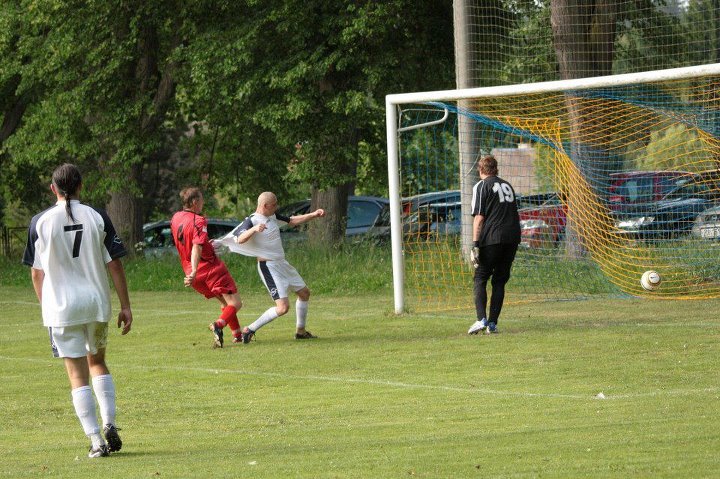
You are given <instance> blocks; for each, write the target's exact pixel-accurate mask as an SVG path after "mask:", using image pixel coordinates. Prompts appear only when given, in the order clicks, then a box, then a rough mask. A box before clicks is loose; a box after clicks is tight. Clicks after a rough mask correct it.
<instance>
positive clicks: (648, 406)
mask: <svg viewBox="0 0 720 479" xmlns="http://www.w3.org/2000/svg"><path fill="white" fill-rule="evenodd" d="M2 293H3V294H2V299H0V308H2V311H3V312H2V321H0V342H1V343H2V352H1V353H0V369H1V371H2V392H0V418H1V419H0V463H2V465H3V466H2V468H0V469H1V470H0V477H7V478H25V477H27V478H31V477H32V478H38V477H62V478H83V477H99V478H124V479H127V478H155V477H159V478H195V477H197V478H224V477H227V478H237V477H254V478H274V477H309V478H310V477H312V478H379V477H393V478H396V477H425V478H441V477H458V478H465V477H594V478H596V477H693V478H696V477H717V474H718V471H720V453H719V452H718V451H720V385H719V382H720V381H719V378H720V375H719V373H718V370H720V318H718V313H717V311H719V310H720V301H693V302H652V301H646V300H645V301H643V300H632V299H629V300H618V301H581V302H554V303H542V304H539V305H536V306H529V305H509V306H507V307H506V309H505V311H504V313H503V318H501V323H500V325H499V326H500V329H501V333H500V334H497V335H494V336H491V337H487V336H473V337H469V336H467V335H466V334H465V332H466V331H467V328H468V326H469V325H470V323H471V322H472V318H471V317H469V316H460V315H458V313H453V316H445V315H440V314H433V315H432V316H430V315H426V316H423V315H415V314H408V315H404V316H399V317H396V316H394V315H392V314H390V311H391V309H392V304H391V301H392V295H391V294H389V292H383V293H382V294H378V293H377V292H376V293H372V294H362V293H357V294H355V293H354V294H352V295H348V296H341V295H337V294H332V295H331V294H318V295H316V296H315V297H314V298H313V299H312V301H311V309H310V314H309V319H308V327H309V329H310V330H311V331H313V332H314V333H315V334H317V335H318V336H320V338H319V339H317V340H313V341H307V342H301V341H296V340H294V339H293V338H292V334H293V331H294V317H291V315H293V311H291V313H290V314H291V315H288V316H286V317H283V318H279V319H278V320H276V321H275V322H274V323H272V324H270V325H269V326H267V327H266V328H264V329H262V330H261V331H260V332H259V333H258V335H257V340H256V341H254V342H253V343H251V344H250V345H245V346H240V345H229V346H227V347H226V348H225V349H222V350H212V349H210V347H209V346H210V333H209V332H208V331H207V330H206V329H205V328H206V325H207V323H208V322H209V319H210V318H211V317H212V316H213V315H214V314H215V313H216V309H215V308H216V305H215V303H214V302H210V301H204V300H202V299H201V298H200V297H199V296H197V295H196V294H194V293H193V292H191V291H185V290H178V291H175V292H134V294H133V297H132V299H133V309H134V314H135V324H134V327H133V331H132V332H131V333H130V335H128V336H125V337H121V336H120V335H119V333H117V331H116V330H113V334H112V335H111V338H110V346H109V355H108V361H109V365H110V368H111V370H112V373H113V376H114V377H115V381H116V385H117V389H118V413H119V417H118V425H119V426H120V427H121V428H122V431H121V434H122V437H123V440H124V443H125V445H124V447H123V450H122V451H121V452H119V453H116V454H114V455H112V456H111V457H109V458H103V459H94V460H90V459H88V458H87V457H86V448H87V440H86V438H85V437H84V436H83V434H82V430H81V428H80V425H79V423H78V421H77V418H76V417H75V415H74V412H73V409H72V406H71V402H70V394H69V388H68V385H67V379H66V376H65V372H64V369H63V367H62V363H61V362H60V361H59V360H54V359H52V357H51V356H50V351H49V345H48V340H47V333H46V331H45V330H44V329H43V328H42V327H41V323H40V319H39V307H38V305H37V304H36V300H35V298H34V296H33V294H32V291H31V289H30V288H23V287H19V286H3V287H2ZM244 299H245V303H246V307H245V308H244V309H243V310H242V311H241V313H242V314H241V319H242V322H243V323H244V324H247V323H248V322H249V321H251V320H252V319H254V317H255V316H256V315H257V314H259V313H260V312H262V311H264V310H265V309H266V308H267V307H268V306H269V304H268V299H267V298H266V296H265V295H264V294H260V291H259V290H258V293H257V294H254V295H244ZM600 393H602V394H603V395H604V397H605V398H604V399H601V398H598V394H600Z"/></svg>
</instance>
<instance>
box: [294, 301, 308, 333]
mask: <svg viewBox="0 0 720 479" xmlns="http://www.w3.org/2000/svg"><path fill="white" fill-rule="evenodd" d="M307 311H308V302H307V301H301V300H300V299H299V298H298V300H297V301H295V317H296V318H297V319H296V322H295V327H296V328H297V329H305V320H306V319H307Z"/></svg>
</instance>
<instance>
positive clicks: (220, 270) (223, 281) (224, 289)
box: [192, 261, 237, 298]
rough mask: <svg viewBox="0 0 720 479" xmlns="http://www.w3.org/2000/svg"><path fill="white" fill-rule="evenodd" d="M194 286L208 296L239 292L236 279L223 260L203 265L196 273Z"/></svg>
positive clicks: (214, 296) (213, 296)
mask: <svg viewBox="0 0 720 479" xmlns="http://www.w3.org/2000/svg"><path fill="white" fill-rule="evenodd" d="M192 287H193V289H194V290H195V291H197V292H198V293H200V294H202V295H203V296H205V297H206V298H216V297H218V296H222V295H223V294H235V293H237V286H236V285H235V280H234V279H233V278H232V276H230V272H229V271H228V269H227V266H225V263H223V262H222V261H218V262H217V263H214V264H207V263H206V264H204V265H201V266H200V267H199V268H198V272H197V275H195V281H193V283H192Z"/></svg>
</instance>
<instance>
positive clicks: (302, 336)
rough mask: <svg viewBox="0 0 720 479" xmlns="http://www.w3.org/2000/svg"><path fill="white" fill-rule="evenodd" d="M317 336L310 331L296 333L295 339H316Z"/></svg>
mask: <svg viewBox="0 0 720 479" xmlns="http://www.w3.org/2000/svg"><path fill="white" fill-rule="evenodd" d="M315 338H317V336H314V335H313V333H311V332H310V331H304V332H302V333H295V339H315Z"/></svg>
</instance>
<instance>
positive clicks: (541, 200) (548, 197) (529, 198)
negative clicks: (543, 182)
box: [517, 193, 560, 208]
mask: <svg viewBox="0 0 720 479" xmlns="http://www.w3.org/2000/svg"><path fill="white" fill-rule="evenodd" d="M559 204H560V199H559V198H558V196H557V193H539V194H536V195H524V196H523V195H520V196H518V198H517V206H518V208H537V207H538V206H549V205H559Z"/></svg>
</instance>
